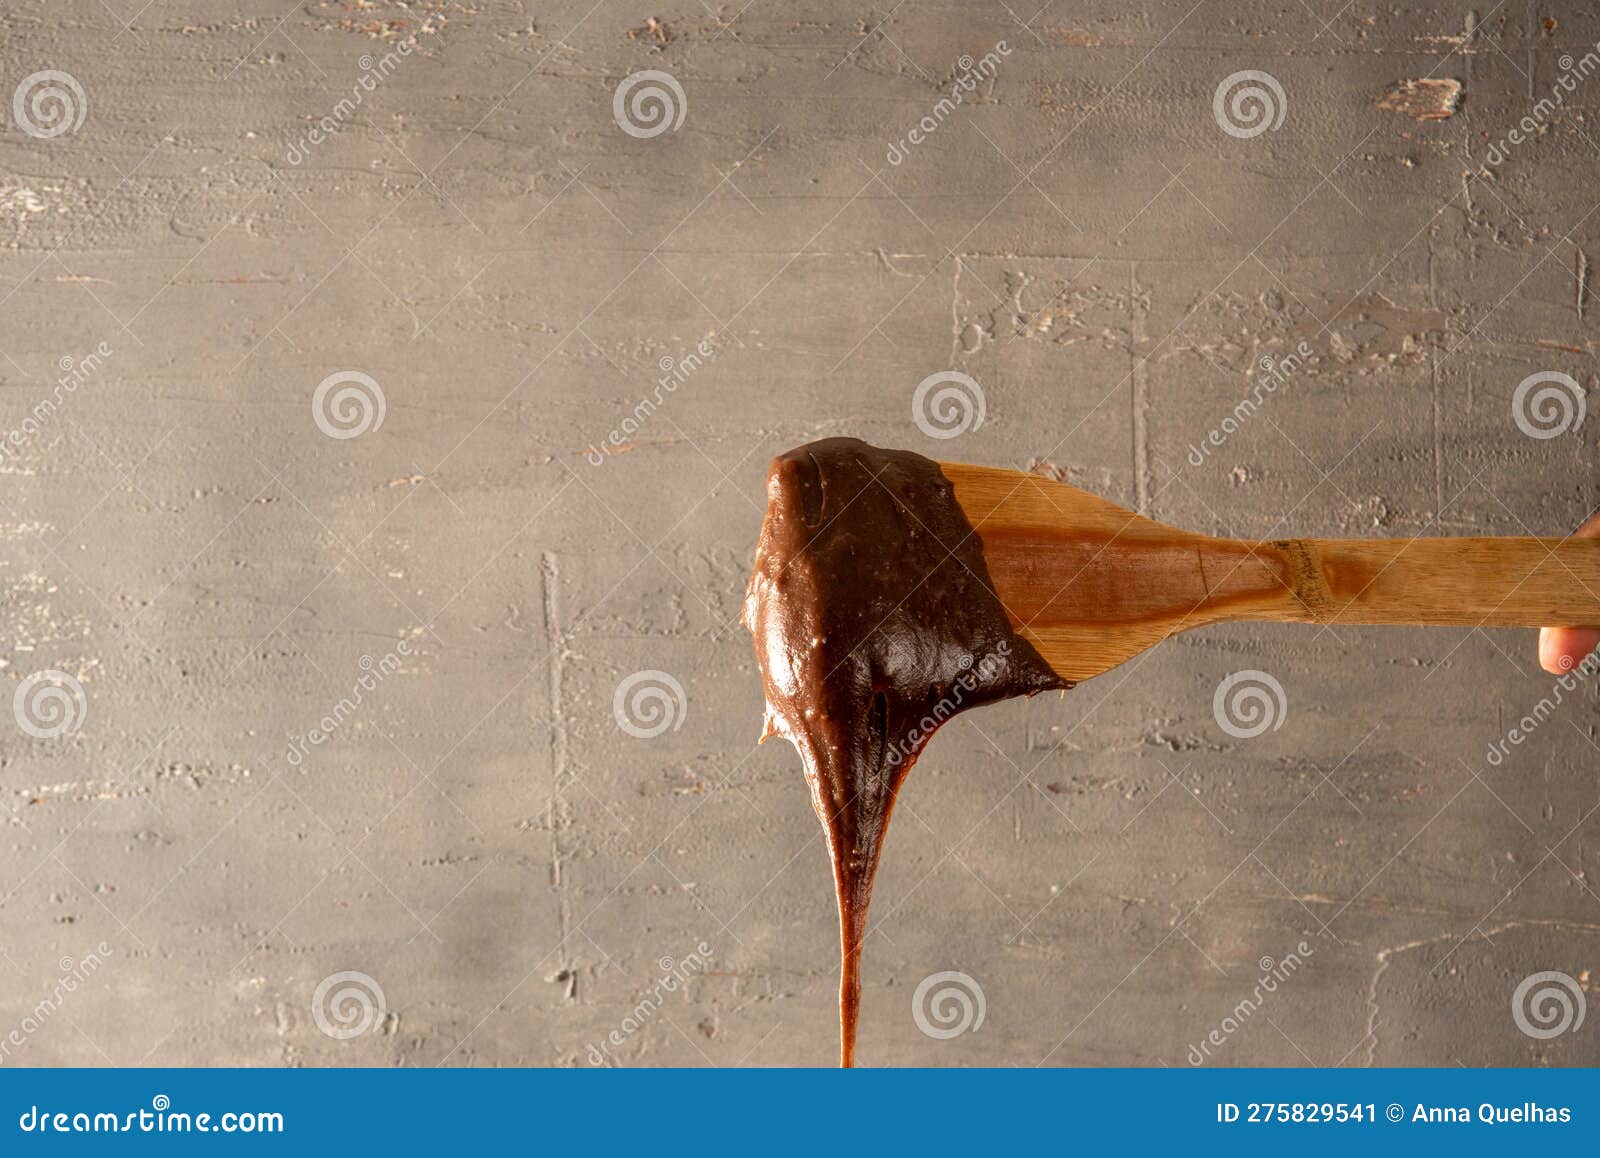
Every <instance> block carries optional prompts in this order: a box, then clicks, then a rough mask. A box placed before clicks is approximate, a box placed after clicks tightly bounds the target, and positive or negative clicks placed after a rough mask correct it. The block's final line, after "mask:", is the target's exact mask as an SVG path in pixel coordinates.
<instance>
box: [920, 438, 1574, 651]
mask: <svg viewBox="0 0 1600 1158" xmlns="http://www.w3.org/2000/svg"><path fill="white" fill-rule="evenodd" d="M939 466H940V468H941V469H942V470H943V471H944V474H945V477H946V478H948V479H949V480H950V481H951V483H953V484H954V486H955V495H956V501H957V502H959V503H960V504H961V508H962V510H964V511H965V512H966V515H967V519H968V520H969V521H970V522H971V523H972V526H973V528H974V529H975V530H976V532H977V535H978V538H979V539H980V540H981V541H982V544H983V556H984V561H985V563H987V564H988V568H989V575H990V578H991V580H992V582H993V585H994V589H995V593H996V594H997V595H998V596H999V597H1000V600H1001V602H1002V603H1004V604H1005V609H1006V614H1007V615H1008V616H1009V617H1010V618H1011V620H1012V621H1013V625H1014V626H1016V627H1017V629H1018V631H1019V633H1020V634H1021V635H1022V636H1023V637H1024V638H1026V639H1027V640H1028V641H1029V642H1030V643H1032V644H1033V645H1034V647H1036V648H1037V649H1038V650H1039V653H1040V654H1041V655H1042V656H1043V657H1044V659H1045V662H1047V663H1048V664H1049V665H1050V666H1051V667H1052V668H1054V669H1055V670H1056V672H1057V673H1058V674H1059V675H1061V676H1062V677H1063V678H1065V679H1069V680H1086V679H1089V678H1090V677H1092V676H1097V675H1099V674H1100V673H1101V672H1105V671H1109V670H1110V669H1112V668H1114V667H1116V666H1117V665H1118V664H1120V663H1123V662H1124V661H1126V660H1129V659H1131V658H1133V657H1134V656H1136V655H1138V654H1139V653H1140V652H1141V651H1144V650H1145V649H1146V648H1148V647H1150V646H1152V645H1154V644H1157V643H1160V642H1161V641H1162V640H1163V639H1166V638H1167V637H1168V636H1169V635H1174V634H1176V633H1177V632H1180V631H1188V630H1189V629H1190V628H1195V627H1203V626H1205V625H1206V624H1208V623H1227V622H1232V621H1237V620H1267V621H1273V622H1284V623H1349V624H1358V623H1391V624H1433V625H1443V626H1463V627H1585V626H1600V540H1597V539H1571V538H1569V539H1536V538H1522V537H1478V538H1459V539H1422V538H1416V539H1273V540H1270V541H1267V542H1246V541H1244V540H1240V539H1219V538H1214V537H1212V536H1210V535H1195V534H1190V533H1189V532H1188V531H1180V530H1178V529H1176V528H1175V527H1169V526H1166V525H1165V524H1163V523H1158V522H1156V521H1154V520H1153V519H1147V518H1144V517H1143V516H1142V515H1137V514H1135V513H1134V512H1132V511H1130V510H1127V509H1125V508H1123V507H1119V506H1117V505H1116V504H1115V503H1111V502H1107V501H1106V500H1105V499H1102V498H1098V497H1097V496H1095V495H1092V494H1089V493H1088V492H1086V491H1081V490H1079V489H1078V488H1077V487H1073V486H1068V485H1066V484H1065V483H1058V482H1052V481H1050V480H1049V479H1044V478H1040V477H1038V476H1037V475H1031V474H1025V473H1023V472H1021V471H1013V470H999V469H995V468H992V467H982V466H967V465H964V464H962V463H950V462H945V463H940V464H939Z"/></svg>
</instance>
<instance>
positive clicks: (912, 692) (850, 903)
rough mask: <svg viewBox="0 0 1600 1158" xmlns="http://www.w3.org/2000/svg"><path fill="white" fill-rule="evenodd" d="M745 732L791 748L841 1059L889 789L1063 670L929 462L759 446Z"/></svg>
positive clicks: (897, 453) (824, 444)
mask: <svg viewBox="0 0 1600 1158" xmlns="http://www.w3.org/2000/svg"><path fill="white" fill-rule="evenodd" d="M743 621H744V624H745V626H746V627H748V628H749V629H750V633H751V634H752V635H753V636H755V645H756V660H757V662H758V664H759V665H760V667H761V675H762V679H763V682H764V683H765V685H766V693H767V715H766V722H765V727H764V730H763V732H762V736H761V738H762V739H763V740H765V739H766V738H767V737H768V736H771V735H779V736H783V737H784V738H785V739H787V740H789V741H790V742H791V743H792V744H794V746H795V747H796V748H797V749H799V752H800V758H801V760H802V761H804V763H805V771H806V780H807V781H808V782H809V783H810V785H811V801H812V806H813V807H814V808H815V809H816V811H817V816H818V817H819V818H820V819H821V820H822V825H823V829H824V831H825V833H826V835H827V841H828V853H829V855H830V856H831V857H832V859H833V879H834V886H835V889H836V891H837V894H838V901H839V933H840V961H841V972H840V978H839V1031H840V1047H839V1056H840V1064H841V1065H845V1066H848V1065H852V1064H854V1059H855V1038H856V1021H857V1018H858V1015H859V1013H860V1008H861V948H862V941H863V939H864V936H865V933H866V922H867V904H868V902H869V901H870V899H871V897H872V878H873V874H874V873H875V872H876V871H877V867H878V855H879V853H880V852H881V850H882V847H883V837H884V833H885V832H886V831H887V829H888V827H889V814H890V813H891V812H892V811H893V809H894V800H895V795H896V793H897V792H899V790H900V785H901V784H902V783H903V782H904V780H905V778H906V773H907V772H909V771H910V770H911V765H912V764H914V763H915V762H916V759H917V756H918V755H919V754H920V753H921V751H922V749H923V746H924V745H926V744H927V742H928V738H929V737H930V736H931V735H932V734H933V732H934V731H935V730H936V729H937V728H938V727H939V725H940V724H942V723H943V722H944V721H945V720H948V719H949V718H950V717H951V716H954V715H955V714H956V713H958V712H961V711H965V710H966V709H967V708H971V707H974V706H976V705H978V704H987V703H993V702H995V701H996V700H1003V699H1007V698H1009V697H1011V696H1019V695H1032V694H1033V693H1035V692H1040V691H1045V690H1046V689H1050V688H1063V689H1064V688H1068V687H1071V686H1072V685H1071V684H1070V683H1069V682H1068V681H1066V680H1064V679H1062V678H1061V677H1060V676H1058V675H1056V673H1055V672H1054V671H1052V670H1051V669H1050V667H1049V665H1048V664H1046V663H1045V661H1044V660H1043V659H1042V658H1041V657H1040V655H1039V653H1038V652H1037V651H1036V650H1034V648H1033V645H1032V644H1030V643H1028V642H1027V641H1026V640H1025V639H1023V638H1022V637H1021V636H1019V635H1018V634H1017V633H1016V631H1015V630H1014V628H1013V625H1012V623H1011V621H1010V620H1009V619H1008V618H1007V615H1006V611H1005V609H1004V607H1002V606H1001V603H1000V600H999V598H998V597H997V596H996V595H995V593H994V590H993V587H992V585H991V583H990V582H989V574H988V570H987V568H986V567H985V566H984V561H983V551H982V547H981V544H980V543H979V541H978V538H977V536H976V535H975V534H974V533H973V529H972V525H971V524H970V523H969V522H968V521H967V518H966V515H965V514H964V513H963V512H962V510H961V507H960V505H959V504H958V503H957V502H956V499H955V493H954V488H953V487H952V486H951V484H950V482H949V480H948V479H946V478H945V476H944V474H943V472H942V471H940V469H939V464H938V463H936V462H934V461H933V460H931V459H927V458H923V457H922V456H921V455H919V454H912V453H911V452H910V451H903V450H880V449H878V448H877V447H874V446H869V445H867V444H866V443H865V442H862V441H860V440H859V439H855V438H827V439H823V440H822V441H821V442H813V443H811V444H810V445H807V446H802V447H798V448H797V449H795V450H791V451H789V452H788V453H787V454H782V455H779V456H778V457H777V458H776V459H774V460H773V463H772V467H771V469H770V470H769V471H768V473H767V516H766V520H765V521H764V522H763V524H762V527H761V541H760V543H759V545H758V546H757V548H756V561H755V569H754V570H753V571H752V572H751V575H750V585H749V588H748V589H747V591H746V593H745V604H744V616H743Z"/></svg>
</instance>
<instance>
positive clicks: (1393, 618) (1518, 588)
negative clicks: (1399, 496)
mask: <svg viewBox="0 0 1600 1158" xmlns="http://www.w3.org/2000/svg"><path fill="white" fill-rule="evenodd" d="M1252 549H1253V551H1254V552H1255V553H1256V554H1257V555H1258V556H1260V557H1263V558H1268V559H1277V560H1279V561H1281V566H1280V567H1279V568H1277V571H1278V574H1279V576H1280V578H1283V579H1284V580H1285V581H1284V582H1283V583H1280V585H1279V586H1280V592H1279V593H1278V594H1276V595H1274V596H1273V597H1272V598H1271V599H1270V600H1268V601H1267V605H1264V606H1256V607H1248V608H1247V607H1235V608H1233V609H1231V610H1232V614H1229V615H1228V616H1227V618H1231V619H1274V620H1282V621H1290V622H1297V623H1352V624H1354V623H1393V624H1438V625H1465V626H1469V627H1476V626H1479V625H1482V626H1485V627H1593V626H1600V540H1596V539H1533V538H1462V539H1291V540H1286V541H1279V542H1271V543H1256V544H1253V545H1252Z"/></svg>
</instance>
